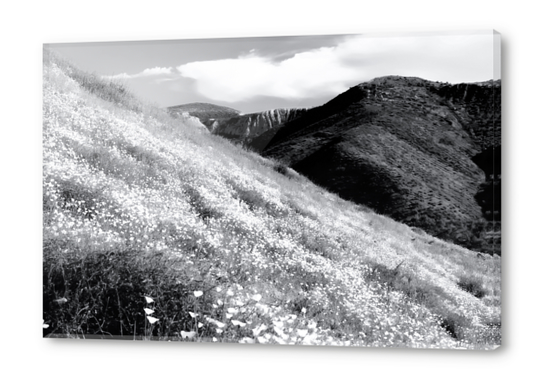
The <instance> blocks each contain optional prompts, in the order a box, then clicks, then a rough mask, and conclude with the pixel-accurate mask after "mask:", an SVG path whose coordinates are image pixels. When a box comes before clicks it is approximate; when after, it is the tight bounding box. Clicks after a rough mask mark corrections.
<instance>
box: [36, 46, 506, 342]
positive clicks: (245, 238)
mask: <svg viewBox="0 0 542 379" xmlns="http://www.w3.org/2000/svg"><path fill="white" fill-rule="evenodd" d="M44 57H45V58H44V77H43V80H44V88H43V90H44V93H43V98H44V104H43V112H44V115H43V151H44V152H43V254H44V256H43V259H44V266H43V301H44V304H43V307H44V335H46V336H56V337H81V338H82V337H84V338H89V337H93V336H94V337H99V338H107V337H114V338H129V339H142V338H147V339H151V338H157V339H163V340H183V341H217V342H218V341H220V342H244V343H279V344H332V345H345V346H382V347H383V346H395V347H398V346H409V347H428V348H465V347H466V348H493V347H495V346H496V345H499V344H500V258H499V257H491V256H485V255H483V256H482V255H478V256H477V254H476V253H475V252H472V251H468V250H466V249H463V248H460V247H457V246H455V245H452V244H448V243H446V242H443V241H440V240H437V239H434V238H432V237H430V236H428V235H426V234H425V233H423V232H421V231H414V230H412V229H410V228H409V227H407V226H405V225H403V224H400V223H397V222H394V221H392V220H391V219H389V218H386V217H383V216H380V215H377V214H375V213H373V212H371V211H370V210H368V209H364V208H362V207H360V206H356V205H355V204H352V203H350V202H347V201H344V200H341V199H340V198H339V197H337V196H335V195H334V194H331V193H329V192H327V191H325V190H324V189H322V188H320V187H318V186H316V185H314V184H312V183H311V182H309V181H308V180H307V179H305V178H304V177H302V176H300V175H298V174H296V173H295V172H294V171H292V170H290V169H288V168H286V167H285V166H282V165H280V164H279V163H277V162H274V161H271V160H268V159H264V158H262V157H260V156H258V155H256V154H254V153H250V152H247V151H244V150H242V149H241V148H239V147H236V146H234V145H232V144H230V143H229V142H228V141H226V140H224V139H222V138H220V137H217V136H213V135H211V134H209V133H208V132H207V130H206V129H205V128H202V127H201V124H199V123H198V122H197V120H194V119H190V118H184V119H183V118H181V119H173V118H170V117H169V116H168V115H167V114H166V112H165V111H162V110H159V109H156V108H153V107H151V106H148V105H145V104H143V103H141V102H139V101H138V100H137V99H135V98H133V96H132V95H130V94H129V92H127V91H126V90H125V89H124V88H123V87H122V86H121V85H119V84H116V83H113V82H108V81H103V80H101V79H99V78H97V77H95V76H93V75H90V74H87V73H84V72H81V71H80V70H78V69H77V68H75V67H73V66H71V65H70V64H69V63H67V62H64V61H62V60H61V59H59V58H57V57H55V56H52V55H51V54H49V53H48V52H47V51H45V54H44Z"/></svg>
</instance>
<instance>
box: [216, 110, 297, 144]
mask: <svg viewBox="0 0 542 379" xmlns="http://www.w3.org/2000/svg"><path fill="white" fill-rule="evenodd" d="M305 112H306V109H301V108H300V109H271V110H267V111H264V112H258V113H250V114H245V115H238V116H234V117H230V118H222V119H216V120H214V121H213V122H212V124H211V126H210V129H211V131H212V133H214V134H218V135H220V136H223V137H226V138H228V139H231V140H234V141H238V142H243V143H250V141H252V139H254V138H256V137H258V136H260V135H261V134H263V133H265V132H267V131H269V130H270V129H273V128H276V127H278V126H280V125H282V124H284V123H286V122H288V121H292V120H293V119H295V118H297V117H299V116H300V115H302V114H304V113H305Z"/></svg>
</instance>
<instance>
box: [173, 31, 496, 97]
mask: <svg viewBox="0 0 542 379" xmlns="http://www.w3.org/2000/svg"><path fill="white" fill-rule="evenodd" d="M492 48H493V35H492V33H491V32H485V33H471V34H464V35H457V34H455V35H411V36H405V37H374V36H364V35H359V36H351V37H346V38H345V39H343V40H342V41H341V42H339V43H338V44H337V45H335V46H332V47H321V48H316V49H311V50H308V51H303V52H299V53H297V54H295V55H294V56H292V57H289V58H287V59H284V60H279V61H277V60H276V59H273V57H270V56H260V55H258V52H257V51H256V50H254V49H253V50H251V51H250V53H249V54H246V55H241V56H239V57H237V58H235V59H220V60H213V61H196V62H190V63H186V64H183V65H180V66H178V67H176V69H177V71H178V73H180V75H181V76H183V77H185V78H190V79H193V80H194V81H195V86H196V88H197V90H198V92H199V93H200V94H201V95H203V96H205V97H207V98H210V99H212V100H217V101H225V102H232V103H233V102H239V101H248V100H250V99H252V98H254V97H256V96H271V97H280V98H284V99H304V98H315V97H321V96H326V95H328V96H333V95H336V94H338V93H341V92H344V91H345V90H346V89H348V88H349V87H350V86H352V85H355V84H358V83H360V82H363V81H366V80H370V79H372V78H374V77H378V76H384V75H403V76H418V77H422V78H424V79H429V80H439V81H448V82H468V81H480V80H488V79H491V78H492V73H493V55H492ZM275 58H276V57H275Z"/></svg>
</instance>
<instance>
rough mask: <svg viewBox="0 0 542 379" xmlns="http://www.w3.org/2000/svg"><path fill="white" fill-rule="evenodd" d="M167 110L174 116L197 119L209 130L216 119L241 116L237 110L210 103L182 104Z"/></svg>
mask: <svg viewBox="0 0 542 379" xmlns="http://www.w3.org/2000/svg"><path fill="white" fill-rule="evenodd" d="M167 110H168V112H169V113H170V114H171V115H172V116H180V115H182V114H183V113H184V114H188V115H190V116H194V117H197V118H199V119H200V121H201V123H202V124H204V125H205V126H207V128H208V129H209V130H211V125H212V124H213V122H214V121H215V120H216V119H223V118H226V119H227V118H230V117H234V116H237V115H239V114H241V112H240V111H238V110H237V109H233V108H228V107H223V106H221V105H215V104H209V103H189V104H182V105H176V106H173V107H168V108H167ZM211 131H212V130H211Z"/></svg>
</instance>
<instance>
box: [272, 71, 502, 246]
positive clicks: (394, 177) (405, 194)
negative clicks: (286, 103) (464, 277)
mask: <svg viewBox="0 0 542 379" xmlns="http://www.w3.org/2000/svg"><path fill="white" fill-rule="evenodd" d="M495 149H497V150H498V152H500V81H489V82H483V83H470V84H456V85H451V84H448V83H439V82H431V81H427V80H424V79H420V78H407V77H400V76H387V77H382V78H376V79H374V80H372V81H369V82H366V83H362V84H360V85H357V86H355V87H352V88H350V89H349V90H347V91H346V92H344V93H342V94H341V95H339V96H337V97H336V98H334V99H332V100H331V101H329V102H328V103H326V104H324V105H322V106H320V107H315V108H312V109H310V110H308V111H307V112H306V113H305V114H303V115H301V116H300V117H298V118H296V119H294V120H293V121H290V122H287V123H286V124H285V125H284V126H283V127H282V128H280V129H279V130H278V131H277V132H276V134H275V136H274V137H273V138H272V139H271V141H270V142H269V144H268V145H267V147H266V148H265V149H264V151H263V155H265V156H270V157H273V158H276V159H278V160H280V161H282V162H284V163H285V164H287V165H289V166H291V167H292V168H293V169H295V170H297V171H298V172H300V173H302V174H304V175H306V176H307V177H309V178H310V179H311V180H313V181H314V182H316V183H318V184H320V185H322V186H324V187H326V188H328V189H330V190H331V191H333V192H336V193H338V194H339V195H340V196H341V197H343V198H345V199H348V200H352V201H354V202H357V203H360V204H364V205H368V206H370V207H371V208H373V209H374V210H376V211H377V212H381V213H384V214H387V215H390V216H392V217H393V218H395V219H397V220H399V221H402V222H405V223H407V224H409V225H411V226H416V227H420V228H422V229H424V230H426V231H427V232H429V233H430V234H433V235H436V236H438V237H441V238H445V239H449V240H452V241H453V242H455V243H459V244H461V245H464V246H466V247H469V248H471V249H477V250H480V251H484V252H488V253H500V234H499V233H500V232H499V230H500V224H498V219H497V218H496V217H495V215H496V214H498V215H499V217H500V209H497V207H498V206H500V198H499V199H496V196H495V195H493V193H497V195H498V194H500V159H499V160H497V159H494V158H495V157H496V155H495ZM497 175H499V177H498V183H497ZM491 178H493V179H491ZM497 186H498V189H499V191H495V189H496V188H497ZM484 217H485V218H484Z"/></svg>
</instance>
